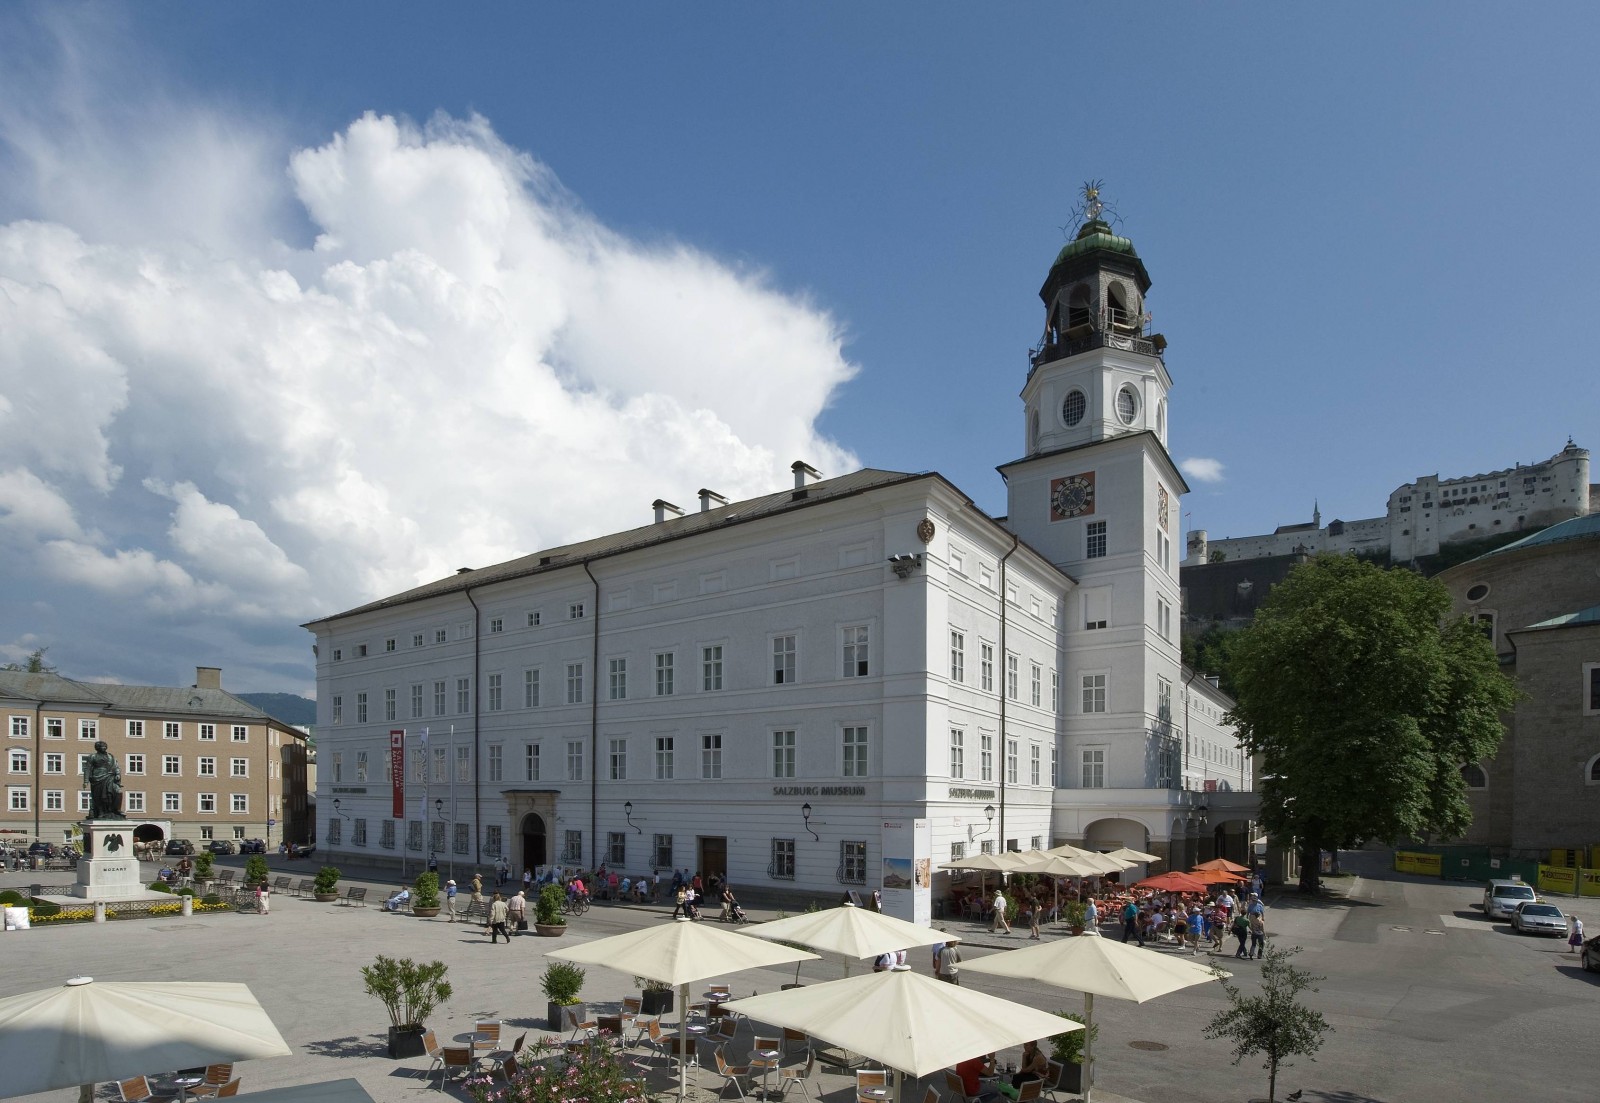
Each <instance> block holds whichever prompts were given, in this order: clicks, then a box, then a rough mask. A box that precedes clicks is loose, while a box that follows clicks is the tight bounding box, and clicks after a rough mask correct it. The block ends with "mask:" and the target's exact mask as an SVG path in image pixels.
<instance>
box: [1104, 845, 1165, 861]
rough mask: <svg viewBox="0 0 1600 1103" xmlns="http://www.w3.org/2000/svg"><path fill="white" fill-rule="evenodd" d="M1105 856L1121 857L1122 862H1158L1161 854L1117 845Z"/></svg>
mask: <svg viewBox="0 0 1600 1103" xmlns="http://www.w3.org/2000/svg"><path fill="white" fill-rule="evenodd" d="M1107 857H1110V858H1121V859H1122V860H1123V861H1124V862H1159V861H1161V860H1162V859H1161V855H1159V854H1146V853H1145V852H1144V851H1142V850H1135V849H1133V848H1132V847H1131V846H1119V847H1117V849H1115V850H1113V851H1111V852H1110V853H1109V854H1108V855H1107Z"/></svg>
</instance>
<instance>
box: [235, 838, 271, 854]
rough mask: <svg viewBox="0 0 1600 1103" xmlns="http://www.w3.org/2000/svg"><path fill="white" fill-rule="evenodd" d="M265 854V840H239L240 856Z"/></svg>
mask: <svg viewBox="0 0 1600 1103" xmlns="http://www.w3.org/2000/svg"><path fill="white" fill-rule="evenodd" d="M266 852H267V840H265V839H240V840H239V853H240V854H265V853H266Z"/></svg>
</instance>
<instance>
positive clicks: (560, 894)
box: [533, 885, 567, 938]
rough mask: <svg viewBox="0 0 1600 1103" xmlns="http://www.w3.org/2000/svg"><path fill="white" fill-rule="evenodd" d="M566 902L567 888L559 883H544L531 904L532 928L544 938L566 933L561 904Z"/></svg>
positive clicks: (565, 922)
mask: <svg viewBox="0 0 1600 1103" xmlns="http://www.w3.org/2000/svg"><path fill="white" fill-rule="evenodd" d="M566 902H567V890H566V889H564V888H562V887H561V886H560V885H546V886H545V887H544V888H542V889H540V890H539V899H538V900H536V901H535V902H534V905H533V929H534V931H535V932H536V933H538V934H542V935H544V936H545V937H546V938H555V937H557V936H558V935H562V934H565V933H566V930H567V919H566V916H564V915H562V914H561V906H562V905H563V904H565V903H566Z"/></svg>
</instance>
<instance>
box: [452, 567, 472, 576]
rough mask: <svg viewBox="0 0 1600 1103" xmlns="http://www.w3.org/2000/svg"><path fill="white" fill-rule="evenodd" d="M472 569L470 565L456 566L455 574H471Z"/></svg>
mask: <svg viewBox="0 0 1600 1103" xmlns="http://www.w3.org/2000/svg"><path fill="white" fill-rule="evenodd" d="M473 570H474V568H472V567H457V568H456V574H471V573H472V572H473Z"/></svg>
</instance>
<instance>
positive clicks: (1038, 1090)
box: [1014, 1080, 1044, 1103]
mask: <svg viewBox="0 0 1600 1103" xmlns="http://www.w3.org/2000/svg"><path fill="white" fill-rule="evenodd" d="M1043 1092H1044V1081H1043V1080H1024V1081H1023V1082H1022V1087H1020V1088H1018V1089H1017V1094H1016V1096H1015V1097H1014V1098H1015V1099H1016V1103H1032V1101H1033V1100H1035V1099H1038V1098H1039V1096H1040V1095H1041V1094H1043Z"/></svg>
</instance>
